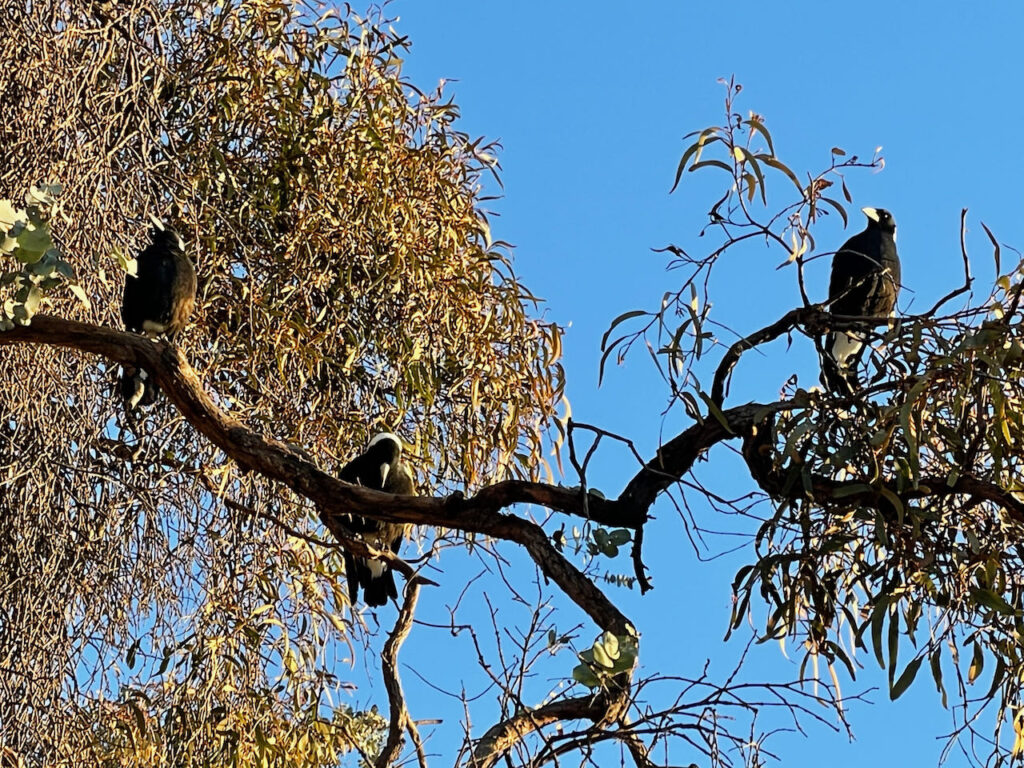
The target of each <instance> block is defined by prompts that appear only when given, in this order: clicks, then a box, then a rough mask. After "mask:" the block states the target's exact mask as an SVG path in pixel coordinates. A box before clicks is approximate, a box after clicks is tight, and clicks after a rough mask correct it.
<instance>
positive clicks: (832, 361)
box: [821, 208, 900, 394]
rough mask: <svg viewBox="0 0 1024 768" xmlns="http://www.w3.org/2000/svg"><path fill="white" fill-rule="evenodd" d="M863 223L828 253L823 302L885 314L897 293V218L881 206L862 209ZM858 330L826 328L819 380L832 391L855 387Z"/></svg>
mask: <svg viewBox="0 0 1024 768" xmlns="http://www.w3.org/2000/svg"><path fill="white" fill-rule="evenodd" d="M862 210H863V211H864V215H865V216H867V217H868V225H867V227H866V228H865V229H864V231H863V232H860V233H858V234H856V235H854V236H853V237H851V238H850V239H849V240H847V241H846V243H844V244H843V247H842V248H840V249H839V250H838V251H836V255H835V256H834V257H833V258H832V279H831V280H830V281H829V286H828V307H829V312H831V313H832V314H833V315H846V316H852V317H888V316H889V315H891V314H892V312H893V310H894V308H895V307H896V297H897V296H898V295H899V292H900V258H899V256H898V255H897V253H896V222H895V220H893V217H892V214H891V213H889V212H888V211H886V210H884V209H882V208H864V209H862ZM869 329H870V326H868V325H866V326H865V328H864V329H863V330H857V329H852V328H851V329H845V330H841V331H831V332H830V333H828V335H827V336H826V337H825V345H824V354H823V355H822V359H821V383H822V384H823V385H824V386H825V387H827V388H828V389H830V390H832V391H834V392H841V393H844V394H852V393H853V392H855V391H856V390H857V388H858V387H859V382H858V378H857V366H858V365H859V364H860V360H861V356H862V355H863V354H864V348H865V344H866V343H867V338H868V337H867V331H868V330H869Z"/></svg>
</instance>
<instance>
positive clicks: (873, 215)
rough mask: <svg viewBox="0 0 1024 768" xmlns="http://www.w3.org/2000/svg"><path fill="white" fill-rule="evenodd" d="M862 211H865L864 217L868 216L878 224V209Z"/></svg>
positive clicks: (863, 209)
mask: <svg viewBox="0 0 1024 768" xmlns="http://www.w3.org/2000/svg"><path fill="white" fill-rule="evenodd" d="M861 211H863V212H864V215H865V216H867V217H868V218H869V219H871V220H872V221H876V222H877V221H878V210H877V209H875V208H861Z"/></svg>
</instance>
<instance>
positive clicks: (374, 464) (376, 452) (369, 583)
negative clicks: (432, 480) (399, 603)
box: [339, 432, 416, 606]
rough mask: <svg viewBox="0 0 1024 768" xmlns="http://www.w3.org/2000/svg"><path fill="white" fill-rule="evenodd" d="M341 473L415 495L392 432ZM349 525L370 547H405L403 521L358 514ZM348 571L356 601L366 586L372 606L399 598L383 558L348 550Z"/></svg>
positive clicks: (356, 480)
mask: <svg viewBox="0 0 1024 768" xmlns="http://www.w3.org/2000/svg"><path fill="white" fill-rule="evenodd" d="M339 476H340V477H341V479H342V480H344V481H345V482H348V483H354V484H356V485H361V486H363V487H364V488H372V489H373V490H375V491H384V492H385V493H396V494H400V495H403V496H415V495H416V488H415V486H414V485H413V476H412V470H411V469H409V465H408V464H406V463H405V462H404V461H402V441H401V440H399V439H398V438H397V437H396V436H395V435H393V434H391V433H390V432H382V433H380V434H379V435H376V436H374V438H373V439H372V440H370V443H369V445H367V446H366V450H365V451H364V452H363V453H361V454H360V455H358V456H356V457H355V458H354V459H352V461H350V462H349V463H348V464H346V465H345V466H344V467H343V468H342V470H341V473H340V475H339ZM350 527H351V528H352V530H353V531H355V532H356V533H359V534H361V535H362V537H363V540H364V541H365V542H366V543H367V544H369V545H370V546H371V547H374V548H376V549H379V550H388V549H390V550H391V551H392V552H395V553H397V552H398V550H399V548H400V547H401V546H402V539H403V537H404V536H405V534H406V529H407V528H408V526H407V525H404V524H401V523H385V522H382V521H380V520H368V519H367V518H364V517H358V516H355V515H353V516H352V517H351V523H350ZM345 573H346V575H347V576H348V590H349V597H350V598H351V600H352V603H353V604H355V602H356V600H357V599H358V598H359V587H362V588H363V600H364V601H365V602H366V604H367V605H369V606H378V605H385V604H386V603H387V601H388V598H389V597H393V598H396V599H397V597H398V590H397V589H395V577H394V573H393V572H392V569H391V566H390V565H388V564H387V563H386V562H384V561H383V560H378V559H377V558H363V557H356V556H355V555H353V554H351V553H349V552H345Z"/></svg>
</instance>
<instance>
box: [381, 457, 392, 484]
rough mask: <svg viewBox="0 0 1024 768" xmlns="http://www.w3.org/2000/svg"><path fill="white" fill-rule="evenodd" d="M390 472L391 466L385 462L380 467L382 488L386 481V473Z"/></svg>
mask: <svg viewBox="0 0 1024 768" xmlns="http://www.w3.org/2000/svg"><path fill="white" fill-rule="evenodd" d="M390 471H391V465H390V464H388V463H387V462H386V461H385V462H384V463H383V464H381V465H380V484H381V485H382V486H383V485H384V483H386V482H387V481H388V473H389V472H390Z"/></svg>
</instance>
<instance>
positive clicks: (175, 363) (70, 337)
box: [0, 315, 646, 634]
mask: <svg viewBox="0 0 1024 768" xmlns="http://www.w3.org/2000/svg"><path fill="white" fill-rule="evenodd" d="M8 344H50V345H53V346H59V347H65V348H68V349H76V350H80V351H82V352H90V353H93V354H97V355H102V356H103V357H106V358H108V359H110V360H113V361H114V362H117V363H121V364H122V365H125V364H127V365H134V366H137V367H141V368H145V369H146V370H147V371H148V372H149V373H150V375H151V376H152V377H153V378H154V379H155V381H156V382H157V384H158V386H159V387H160V389H161V391H162V392H163V393H164V394H165V395H166V396H167V398H168V399H169V400H170V401H171V402H172V403H173V404H174V405H175V406H176V407H177V408H178V410H179V411H180V412H181V414H182V416H184V417H185V419H186V420H188V421H189V423H191V424H192V426H193V427H194V428H195V429H196V430H197V431H198V432H199V433H200V434H202V435H203V436H204V437H206V438H207V439H208V440H210V442H212V443H214V444H215V445H216V446H217V447H218V448H220V449H221V450H222V451H224V453H225V454H227V455H228V456H229V457H231V458H232V459H233V460H234V461H236V462H237V463H238V465H239V466H240V467H242V468H243V469H246V470H250V471H254V472H258V473H260V474H261V475H263V476H264V477H266V478H268V479H270V480H276V481H278V482H280V483H282V484H284V485H285V486H287V487H288V488H291V489H292V490H293V491H295V492H296V493H297V494H299V495H300V496H304V497H306V498H307V499H309V500H310V501H312V502H313V503H315V504H316V505H317V508H318V509H319V511H320V516H321V519H322V520H323V521H324V524H325V525H326V526H327V527H328V528H329V529H332V528H333V527H334V526H335V524H336V523H337V522H340V523H341V524H342V525H344V520H345V519H347V518H345V517H341V516H343V515H350V514H356V515H361V516H365V517H370V518H376V519H380V520H387V521H392V522H400V523H412V524H414V525H438V526H444V527H448V528H457V529H459V530H461V531H466V532H469V533H480V534H483V535H485V536H491V537H493V538H497V539H506V540H508V541H514V542H516V543H518V544H520V545H522V546H524V547H525V548H526V550H527V551H528V552H529V553H530V556H531V557H532V558H533V559H534V561H535V562H536V563H537V564H538V566H539V567H540V568H541V570H542V571H543V573H544V574H545V575H546V576H547V577H548V578H550V579H551V580H552V581H554V582H555V583H556V584H557V585H558V587H559V588H560V589H561V590H562V591H563V592H565V594H566V595H567V596H568V597H569V598H570V599H572V600H573V601H574V602H576V604H577V605H579V606H580V607H581V608H582V609H583V610H584V611H585V612H586V613H587V615H588V616H590V617H591V619H593V620H594V622H595V623H596V624H597V625H598V626H599V627H601V629H604V630H608V631H611V632H614V633H616V634H625V633H627V632H628V631H629V630H628V629H627V627H629V626H631V625H630V622H629V621H628V620H627V619H626V617H625V616H624V615H623V614H622V613H621V612H620V611H619V609H618V608H616V607H615V605H614V604H613V603H612V602H611V601H610V600H608V598H607V597H606V596H605V595H604V593H603V592H601V590H600V589H598V588H597V587H596V586H595V585H594V583H593V582H592V581H591V580H590V579H589V578H587V577H586V576H585V575H584V574H583V573H582V572H581V571H580V570H579V569H577V568H576V567H575V566H574V565H572V563H570V562H569V561H568V560H566V559H565V558H564V557H562V555H561V554H560V553H559V552H558V551H557V550H556V549H555V548H554V546H553V545H552V544H551V542H550V540H549V538H548V536H547V534H546V533H545V532H544V530H543V529H542V528H541V527H540V526H538V525H536V524H535V523H532V522H530V521H528V520H525V519H523V518H520V517H517V516H515V515H509V514H505V513H502V512H500V511H499V510H501V509H503V508H504V507H507V506H511V505H513V504H517V503H537V504H543V505H544V506H547V507H549V508H551V509H554V510H557V511H561V512H568V513H575V514H582V512H583V507H584V504H583V500H582V499H581V498H580V495H579V494H578V493H575V492H573V491H569V490H567V489H563V488H557V487H554V486H549V485H544V484H541V483H528V482H522V481H508V482H503V483H497V484H495V485H492V486H490V487H488V488H485V489H483V490H482V491H480V493H478V494H477V495H476V496H473V497H470V498H465V497H463V496H462V495H461V494H456V495H453V496H450V497H448V498H433V497H428V496H394V495H391V494H387V493H381V492H379V491H372V490H369V489H367V488H363V487H360V486H357V485H350V484H349V483H346V482H343V481H341V480H339V479H338V478H336V477H333V476H332V475H330V474H328V473H326V472H324V471H322V470H320V469H319V468H318V467H316V466H315V465H314V464H313V463H311V462H310V461H309V460H307V459H306V458H305V457H304V456H303V455H302V454H301V453H300V452H299V451H297V450H296V449H295V448H294V447H292V446H289V445H287V444H286V443H283V442H281V441H279V440H274V439H273V438H265V437H262V436H261V435H258V434H257V433H255V432H253V431H252V430H251V429H249V428H248V427H246V426H245V425H244V424H242V423H241V422H240V421H238V420H237V419H234V418H232V417H231V416H229V415H228V414H227V413H225V412H224V411H223V410H221V409H220V408H219V407H218V406H217V405H216V403H214V402H213V400H212V399H211V397H210V396H209V395H208V394H207V393H206V391H205V390H204V389H203V387H202V385H201V383H200V382H199V378H198V377H197V376H196V373H195V371H194V370H193V369H192V367H191V366H190V365H189V364H188V361H187V360H185V358H184V356H183V355H182V354H181V353H180V352H179V351H178V350H177V349H176V348H175V347H173V346H171V345H168V344H164V343H162V342H154V341H151V340H149V339H146V338H143V337H141V336H137V335H135V334H131V333H124V332H121V331H115V330H113V329H110V328H101V327H97V326H94V325H89V324H87V323H79V322H75V321H73V320H64V319H62V318H57V317H49V316H46V315H36V316H35V317H34V318H33V319H32V324H31V325H29V326H20V327H18V328H15V329H13V330H11V331H7V332H5V333H0V346H2V345H8ZM587 506H588V509H589V516H590V518H591V519H594V520H600V519H602V518H607V519H608V520H609V522H611V521H612V520H614V521H615V522H614V524H618V525H623V524H624V523H623V520H627V521H629V522H632V523H634V525H641V524H642V521H643V520H645V519H646V511H645V510H641V511H639V512H637V511H635V510H634V509H633V508H629V509H628V510H627V511H626V512H625V514H622V515H620V514H618V513H619V511H620V510H621V509H622V508H623V505H621V504H619V503H618V502H616V501H607V500H603V499H597V498H591V499H588V500H587Z"/></svg>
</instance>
